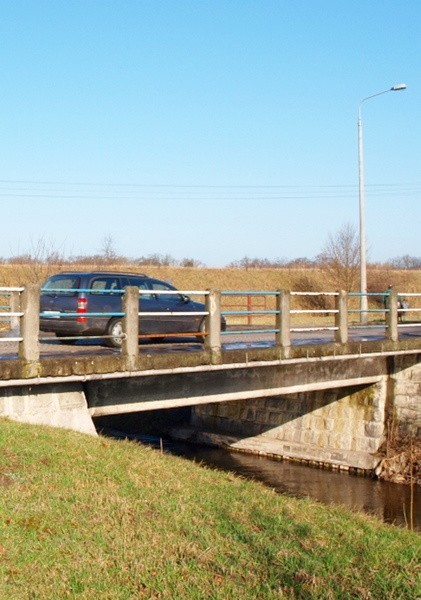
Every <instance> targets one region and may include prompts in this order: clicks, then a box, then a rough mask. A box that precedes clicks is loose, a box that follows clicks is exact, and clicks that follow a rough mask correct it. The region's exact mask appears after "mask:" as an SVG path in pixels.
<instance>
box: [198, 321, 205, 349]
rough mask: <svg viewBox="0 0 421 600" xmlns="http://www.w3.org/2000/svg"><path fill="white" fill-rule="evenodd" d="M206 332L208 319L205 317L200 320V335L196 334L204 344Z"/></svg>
mask: <svg viewBox="0 0 421 600" xmlns="http://www.w3.org/2000/svg"><path fill="white" fill-rule="evenodd" d="M205 332H206V321H205V319H202V320H201V321H200V325H199V335H197V336H196V338H197V341H198V342H201V343H202V344H204V343H205V340H206V335H205Z"/></svg>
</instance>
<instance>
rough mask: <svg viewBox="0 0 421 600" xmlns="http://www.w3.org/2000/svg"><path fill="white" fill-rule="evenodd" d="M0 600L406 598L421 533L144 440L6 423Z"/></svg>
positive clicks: (1, 440) (413, 593) (415, 573)
mask: <svg viewBox="0 0 421 600" xmlns="http://www.w3.org/2000/svg"><path fill="white" fill-rule="evenodd" d="M0 492H1V504H0V513H1V521H0V534H1V535H0V598H8V600H15V599H16V600H22V599H26V598H27V599H28V600H29V599H42V600H47V599H60V598H80V599H91V598H92V599H93V598H101V599H113V600H114V599H135V598H136V599H137V598H151V599H152V598H157V599H158V598H159V599H161V598H170V599H184V598H185V599H189V600H190V599H208V598H212V599H221V600H222V599H229V598H242V599H243V598H245V599H247V598H250V599H256V598H268V599H271V598H277V599H279V598H295V599H313V598H318V599H323V600H329V599H336V598H337V599H341V600H347V599H369V598H370V599H379V600H380V599H382V600H383V599H384V598H388V599H394V598H396V599H398V598H399V599H408V600H410V599H411V600H413V599H415V598H417V597H419V595H420V593H421V589H420V587H417V585H418V586H419V584H420V581H419V579H417V577H419V558H420V556H419V551H420V543H419V542H420V538H419V534H416V533H414V532H411V531H407V530H403V529H397V528H394V527H392V526H387V525H384V524H381V523H379V522H377V521H375V520H374V519H372V518H370V517H367V516H364V515H359V514H353V513H351V512H347V511H345V510H342V509H341V508H338V507H331V506H329V507H325V506H322V505H319V504H317V503H314V502H312V501H310V500H306V499H304V500H302V499H295V498H289V497H286V496H282V495H278V494H275V493H274V492H273V491H272V490H270V489H267V488H264V487H263V486H261V485H260V484H258V483H255V482H251V481H245V480H242V479H241V478H239V477H236V476H234V475H232V474H227V473H219V472H216V471H213V470H210V469H205V468H202V467H199V466H198V465H195V464H192V463H190V462H188V461H185V460H183V459H181V458H178V457H173V456H169V455H166V454H160V453H159V452H157V451H155V450H152V449H150V448H146V447H142V446H139V445H137V444H134V443H133V442H128V441H113V440H108V439H103V438H92V437H89V436H84V435H82V434H77V433H74V432H69V431H64V430H59V429H53V428H47V427H38V426H31V425H26V424H18V423H14V422H11V421H7V420H2V421H0Z"/></svg>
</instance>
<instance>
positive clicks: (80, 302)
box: [76, 297, 88, 323]
mask: <svg viewBox="0 0 421 600" xmlns="http://www.w3.org/2000/svg"><path fill="white" fill-rule="evenodd" d="M87 310H88V300H87V299H86V298H83V297H82V298H80V297H79V298H78V299H77V311H76V312H77V313H78V314H81V315H83V314H85V313H86V312H87ZM76 321H77V322H78V323H86V321H87V318H86V317H77V318H76Z"/></svg>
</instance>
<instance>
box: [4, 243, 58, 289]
mask: <svg viewBox="0 0 421 600" xmlns="http://www.w3.org/2000/svg"><path fill="white" fill-rule="evenodd" d="M9 262H11V263H13V264H15V265H16V276H17V279H18V280H19V282H20V283H41V282H42V280H43V279H45V278H47V277H49V276H50V275H51V274H52V273H55V272H56V271H57V270H60V269H61V268H62V266H63V264H64V263H65V258H64V253H63V251H62V250H60V249H57V247H56V246H55V243H54V241H52V240H46V238H45V237H40V238H38V239H37V240H31V242H30V248H29V250H28V251H26V252H24V254H20V255H16V256H14V257H12V258H11V259H10V260H9Z"/></svg>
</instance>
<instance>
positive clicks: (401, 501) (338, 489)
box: [108, 431, 421, 531]
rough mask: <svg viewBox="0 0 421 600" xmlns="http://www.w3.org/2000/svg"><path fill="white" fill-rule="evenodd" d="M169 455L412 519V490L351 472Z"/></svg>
mask: <svg viewBox="0 0 421 600" xmlns="http://www.w3.org/2000/svg"><path fill="white" fill-rule="evenodd" d="M108 434H110V435H114V436H116V437H130V438H132V439H138V440H139V441H141V442H142V443H146V444H148V445H152V446H154V447H157V448H159V447H160V439H159V438H155V437H151V436H142V435H126V434H124V433H122V432H116V431H112V432H111V431H109V432H108ZM163 448H164V451H165V452H168V453H170V454H174V455H176V456H182V457H184V458H186V459H189V460H194V461H195V462H199V463H203V464H204V465H207V466H210V467H213V468H217V469H221V470H223V471H231V472H233V473H237V474H239V475H241V476H243V477H247V478H249V479H254V480H257V481H261V482H262V483H264V484H265V485H267V486H269V487H271V488H272V489H274V490H276V491H277V492H279V493H283V494H289V495H292V496H296V497H301V498H302V497H306V496H307V497H310V498H312V499H313V500H317V501H319V502H322V503H323V504H339V505H342V506H345V507H347V508H350V509H352V510H358V511H362V512H365V513H369V514H370V515H373V516H375V517H377V518H378V519H381V520H382V521H385V522H386V523H392V524H395V525H400V526H405V525H406V524H407V522H409V518H410V504H411V498H410V495H411V491H410V487H409V486H406V485H398V484H396V483H389V482H386V481H376V480H373V479H369V478H365V477H354V476H352V475H348V473H339V472H337V471H326V470H324V469H316V468H312V467H307V466H305V465H300V464H298V463H294V462H290V461H277V460H271V459H269V458H265V457H261V456H255V455H249V454H239V453H237V452H228V451H227V450H223V449H220V448H208V447H203V446H196V445H192V444H184V443H179V442H172V441H168V440H164V442H163ZM413 515H414V529H416V530H418V531H421V496H420V493H419V489H415V497H414V510H413Z"/></svg>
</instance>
